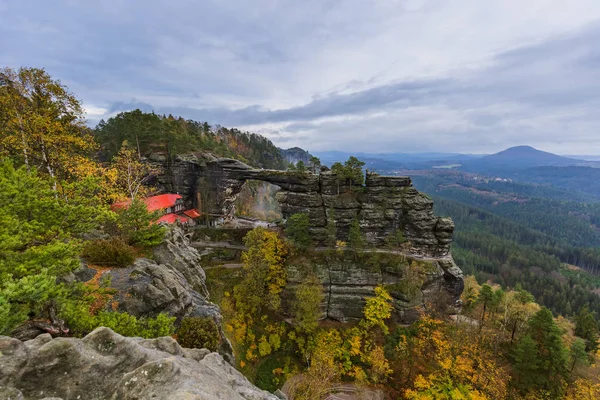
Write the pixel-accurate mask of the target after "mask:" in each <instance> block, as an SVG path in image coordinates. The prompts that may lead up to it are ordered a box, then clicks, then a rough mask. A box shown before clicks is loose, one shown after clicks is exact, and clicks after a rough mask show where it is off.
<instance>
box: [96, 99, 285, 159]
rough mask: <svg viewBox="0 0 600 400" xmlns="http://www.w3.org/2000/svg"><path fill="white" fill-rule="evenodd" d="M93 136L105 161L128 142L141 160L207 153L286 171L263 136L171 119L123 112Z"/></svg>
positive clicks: (103, 122)
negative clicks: (153, 156) (197, 152)
mask: <svg viewBox="0 0 600 400" xmlns="http://www.w3.org/2000/svg"><path fill="white" fill-rule="evenodd" d="M94 133H95V137H96V140H97V142H98V144H99V145H100V150H101V154H102V157H103V158H104V159H105V160H111V159H112V158H113V157H114V156H115V155H116V154H117V153H118V152H119V150H120V149H121V145H122V144H123V143H124V142H127V143H129V144H130V145H131V146H132V147H134V148H135V149H137V151H138V152H139V155H140V156H144V157H150V156H152V155H153V154H154V155H155V156H159V157H160V156H163V157H166V158H171V157H173V156H175V155H176V154H185V153H190V152H196V151H208V152H211V153H214V154H215V155H218V156H221V157H231V158H237V159H239V160H241V161H244V162H246V163H248V164H250V165H253V166H256V167H262V168H274V169H285V168H286V167H287V162H286V161H285V160H284V158H283V156H282V151H281V150H280V149H278V148H277V147H276V146H275V145H274V144H273V143H272V142H271V141H270V140H269V139H267V138H265V137H264V136H261V135H257V134H255V133H250V132H242V131H240V130H238V129H235V128H232V129H228V128H224V127H222V126H218V125H216V126H211V125H209V124H208V123H207V122H196V121H192V120H185V119H183V118H181V117H173V116H172V115H169V116H165V115H162V116H161V115H157V114H155V113H154V112H151V113H145V112H142V111H140V110H133V111H126V112H122V113H119V114H117V115H116V116H114V117H112V118H110V119H108V120H107V121H104V120H103V121H100V123H99V124H98V125H97V126H96V128H95V129H94Z"/></svg>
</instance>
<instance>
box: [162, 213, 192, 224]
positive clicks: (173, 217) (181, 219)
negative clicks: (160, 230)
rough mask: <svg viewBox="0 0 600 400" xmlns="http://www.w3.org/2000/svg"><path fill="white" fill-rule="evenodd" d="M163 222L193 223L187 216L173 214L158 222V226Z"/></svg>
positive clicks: (166, 215) (164, 216)
mask: <svg viewBox="0 0 600 400" xmlns="http://www.w3.org/2000/svg"><path fill="white" fill-rule="evenodd" d="M161 222H165V223H167V224H174V223H175V222H180V223H182V224H190V223H192V222H193V221H192V220H191V219H190V218H188V217H186V216H185V215H180V214H172V213H171V214H165V215H163V216H162V217H160V218H159V219H157V220H156V223H157V224H160V223H161Z"/></svg>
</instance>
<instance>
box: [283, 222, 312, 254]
mask: <svg viewBox="0 0 600 400" xmlns="http://www.w3.org/2000/svg"><path fill="white" fill-rule="evenodd" d="M309 228H310V221H309V219H308V215H306V214H302V213H297V214H293V215H291V216H290V217H289V218H288V219H287V222H286V224H285V235H286V236H287V237H288V238H289V239H290V240H291V241H292V242H293V243H294V245H295V246H296V247H298V248H299V249H306V248H308V247H310V246H311V245H312V237H311V236H310V231H309Z"/></svg>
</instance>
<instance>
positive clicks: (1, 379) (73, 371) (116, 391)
mask: <svg viewBox="0 0 600 400" xmlns="http://www.w3.org/2000/svg"><path fill="white" fill-rule="evenodd" d="M0 398H2V399H15V400H16V399H24V400H27V399H46V400H50V399H54V400H58V399H63V400H71V399H86V400H104V399H113V400H133V399H136V400H141V399H157V400H162V399H164V400H178V399H181V400H183V399H185V400H193V399H197V400H220V399H231V400H236V399H237V400H243V399H246V400H277V397H276V396H274V395H272V394H270V393H268V392H265V391H262V390H260V389H258V388H256V387H255V386H253V385H252V384H251V383H250V382H249V381H248V380H247V379H246V378H245V377H244V376H243V375H242V374H241V373H240V372H238V371H237V370H235V368H233V367H232V366H231V365H230V364H228V363H227V362H225V361H224V360H223V358H222V357H221V356H220V355H219V354H216V353H210V352H209V351H208V350H205V349H202V350H199V349H184V348H181V347H180V346H179V345H178V344H177V342H176V341H175V340H174V339H172V338H170V337H162V338H157V339H141V338H130V337H123V336H120V335H118V334H116V333H114V332H113V331H112V330H110V329H108V328H98V329H96V330H94V331H93V332H91V333H90V334H89V335H87V336H86V337H84V338H83V339H75V338H55V339H53V338H52V337H51V336H50V335H49V334H43V335H40V336H38V337H37V338H36V339H34V340H29V341H26V342H21V341H20V340H17V339H14V338H10V337H6V336H0Z"/></svg>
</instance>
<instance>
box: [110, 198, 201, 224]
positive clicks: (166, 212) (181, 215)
mask: <svg viewBox="0 0 600 400" xmlns="http://www.w3.org/2000/svg"><path fill="white" fill-rule="evenodd" d="M142 202H144V204H146V207H147V208H148V211H150V212H155V211H161V212H162V213H163V215H162V216H161V217H160V218H159V219H158V220H157V221H156V223H157V224H160V223H166V224H174V223H176V222H178V223H180V224H183V225H190V226H191V225H196V222H197V220H198V219H199V218H200V217H201V216H202V214H201V213H200V212H198V210H196V209H195V208H192V209H189V210H188V209H186V206H185V204H184V202H183V198H182V197H181V195H179V194H173V193H165V194H159V195H157V196H151V197H146V198H145V199H142ZM130 204H131V200H127V201H121V202H118V203H114V204H113V205H112V206H111V208H112V209H113V211H115V210H118V209H121V208H127V207H129V205H130Z"/></svg>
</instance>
